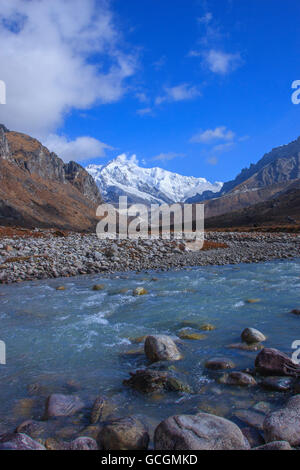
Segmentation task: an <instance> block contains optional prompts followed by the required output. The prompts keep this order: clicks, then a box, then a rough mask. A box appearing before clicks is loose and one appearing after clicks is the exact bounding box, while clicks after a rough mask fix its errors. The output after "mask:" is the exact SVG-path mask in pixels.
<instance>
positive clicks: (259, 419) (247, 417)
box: [234, 410, 265, 431]
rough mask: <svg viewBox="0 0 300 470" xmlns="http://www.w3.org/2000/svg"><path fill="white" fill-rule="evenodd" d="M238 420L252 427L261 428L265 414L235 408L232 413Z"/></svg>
mask: <svg viewBox="0 0 300 470" xmlns="http://www.w3.org/2000/svg"><path fill="white" fill-rule="evenodd" d="M234 416H236V417H237V418H238V419H239V420H240V421H242V422H243V423H245V424H247V426H251V427H253V428H256V429H259V430H260V431H262V430H263V424H264V420H265V415H264V414H262V413H259V412H257V411H253V410H237V411H235V413H234Z"/></svg>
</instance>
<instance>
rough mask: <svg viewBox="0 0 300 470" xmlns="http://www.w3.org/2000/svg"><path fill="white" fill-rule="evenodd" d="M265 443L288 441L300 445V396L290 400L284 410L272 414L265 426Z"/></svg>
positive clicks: (267, 418) (293, 444)
mask: <svg viewBox="0 0 300 470" xmlns="http://www.w3.org/2000/svg"><path fill="white" fill-rule="evenodd" d="M263 429H264V435H265V441H266V442H273V441H287V442H289V444H290V445H291V446H299V445H300V395H295V396H294V397H292V398H290V399H289V400H288V402H287V404H286V405H285V407H284V408H282V409H280V410H278V411H274V412H273V413H270V414H269V415H268V416H267V417H266V419H265V421H264V424H263Z"/></svg>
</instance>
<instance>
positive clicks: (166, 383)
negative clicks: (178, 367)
mask: <svg viewBox="0 0 300 470" xmlns="http://www.w3.org/2000/svg"><path fill="white" fill-rule="evenodd" d="M130 375H131V378H130V379H128V380H124V382H123V383H124V384H125V385H128V386H130V387H132V388H134V389H135V390H138V391H139V392H141V393H155V392H158V391H162V390H164V391H178V392H185V393H191V388H190V386H189V385H188V384H186V383H185V382H183V381H181V380H180V379H179V378H178V377H176V376H175V375H172V374H170V372H168V371H161V370H153V369H144V370H137V371H136V372H134V373H133V372H131V373H130Z"/></svg>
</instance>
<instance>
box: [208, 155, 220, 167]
mask: <svg viewBox="0 0 300 470" xmlns="http://www.w3.org/2000/svg"><path fill="white" fill-rule="evenodd" d="M206 163H208V164H209V165H213V166H215V165H217V164H218V159H217V157H208V158H207V160H206Z"/></svg>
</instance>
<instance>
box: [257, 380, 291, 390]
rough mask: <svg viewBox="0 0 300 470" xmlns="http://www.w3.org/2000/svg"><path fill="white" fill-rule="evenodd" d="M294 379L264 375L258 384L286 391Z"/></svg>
mask: <svg viewBox="0 0 300 470" xmlns="http://www.w3.org/2000/svg"><path fill="white" fill-rule="evenodd" d="M293 383H294V380H293V379H292V378H289V377H266V378H265V379H263V380H262V382H261V383H260V385H261V386H262V387H263V388H265V389H267V390H272V391H274V392H288V391H289V390H291V388H292V386H293Z"/></svg>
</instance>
